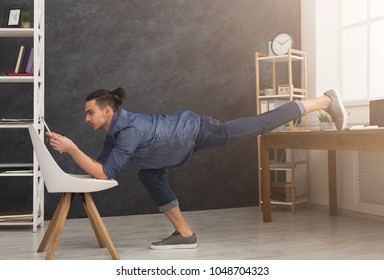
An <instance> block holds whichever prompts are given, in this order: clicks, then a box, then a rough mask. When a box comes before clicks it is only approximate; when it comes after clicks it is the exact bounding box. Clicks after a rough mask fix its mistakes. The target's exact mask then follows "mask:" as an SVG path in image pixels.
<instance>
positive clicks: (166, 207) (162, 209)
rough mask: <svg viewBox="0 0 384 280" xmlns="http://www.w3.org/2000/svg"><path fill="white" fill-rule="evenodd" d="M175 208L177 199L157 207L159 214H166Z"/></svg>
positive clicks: (177, 204)
mask: <svg viewBox="0 0 384 280" xmlns="http://www.w3.org/2000/svg"><path fill="white" fill-rule="evenodd" d="M176 206H179V201H178V200H177V199H175V200H173V201H171V202H169V203H167V204H165V205H162V206H160V207H159V210H160V212H163V213H164V212H166V211H167V210H169V209H172V208H175V207H176Z"/></svg>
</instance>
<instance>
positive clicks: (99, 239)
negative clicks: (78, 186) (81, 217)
mask: <svg viewBox="0 0 384 280" xmlns="http://www.w3.org/2000/svg"><path fill="white" fill-rule="evenodd" d="M80 197H81V200H82V202H83V206H84V210H85V212H86V213H87V216H88V219H89V221H90V223H91V226H92V229H93V232H94V233H95V236H96V239H97V242H98V243H99V246H100V248H105V246H106V245H105V242H104V240H103V238H102V237H101V235H100V233H99V232H98V229H97V227H96V223H95V221H94V219H93V216H92V215H90V213H89V211H88V208H87V206H86V203H85V197H84V194H83V193H82V194H80Z"/></svg>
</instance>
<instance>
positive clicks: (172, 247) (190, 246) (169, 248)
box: [149, 243, 197, 250]
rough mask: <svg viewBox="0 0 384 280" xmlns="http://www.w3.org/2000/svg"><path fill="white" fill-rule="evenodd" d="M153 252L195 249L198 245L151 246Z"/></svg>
mask: <svg viewBox="0 0 384 280" xmlns="http://www.w3.org/2000/svg"><path fill="white" fill-rule="evenodd" d="M149 247H150V248H151V249H152V250H173V249H195V248H197V243H194V244H173V245H152V244H151V245H150V246H149Z"/></svg>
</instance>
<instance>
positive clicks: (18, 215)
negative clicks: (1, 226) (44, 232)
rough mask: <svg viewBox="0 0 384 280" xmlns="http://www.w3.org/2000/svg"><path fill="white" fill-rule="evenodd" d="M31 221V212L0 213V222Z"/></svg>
mask: <svg viewBox="0 0 384 280" xmlns="http://www.w3.org/2000/svg"><path fill="white" fill-rule="evenodd" d="M32 220H33V213H32V212H4V213H0V223H1V222H3V223H4V222H20V223H21V222H31V221H32Z"/></svg>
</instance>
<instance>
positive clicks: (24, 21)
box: [21, 11, 31, 28]
mask: <svg viewBox="0 0 384 280" xmlns="http://www.w3.org/2000/svg"><path fill="white" fill-rule="evenodd" d="M30 27H31V15H30V14H29V12H28V11H23V12H22V13H21V28H30Z"/></svg>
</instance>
